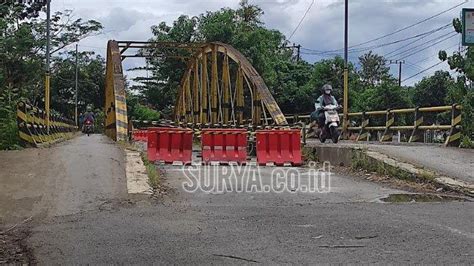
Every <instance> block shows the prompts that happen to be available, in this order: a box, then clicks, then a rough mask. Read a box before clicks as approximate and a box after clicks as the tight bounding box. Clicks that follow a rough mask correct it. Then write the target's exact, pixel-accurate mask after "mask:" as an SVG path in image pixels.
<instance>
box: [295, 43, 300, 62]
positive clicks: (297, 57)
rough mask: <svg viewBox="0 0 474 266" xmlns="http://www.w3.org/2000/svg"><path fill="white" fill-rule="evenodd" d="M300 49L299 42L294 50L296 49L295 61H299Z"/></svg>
mask: <svg viewBox="0 0 474 266" xmlns="http://www.w3.org/2000/svg"><path fill="white" fill-rule="evenodd" d="M300 50H301V44H298V45H297V46H296V51H297V54H296V62H299V61H300V58H301V57H300Z"/></svg>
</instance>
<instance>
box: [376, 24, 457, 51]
mask: <svg viewBox="0 0 474 266" xmlns="http://www.w3.org/2000/svg"><path fill="white" fill-rule="evenodd" d="M450 26H451V23H448V24H446V25H444V26H443V27H441V28H438V29H439V30H436V31H433V32H431V33H429V34H427V35H425V36H421V37H420V38H418V39H416V40H414V41H412V42H410V43H407V44H405V45H404V46H402V47H400V48H397V49H395V50H392V51H390V52H388V53H386V54H385V56H389V55H391V54H393V53H396V52H398V51H400V50H403V49H405V48H406V47H407V46H410V45H412V44H414V43H416V42H418V41H421V40H423V39H424V38H426V37H427V36H429V35H431V34H433V33H435V32H438V31H442V30H446V29H448V28H449V27H450Z"/></svg>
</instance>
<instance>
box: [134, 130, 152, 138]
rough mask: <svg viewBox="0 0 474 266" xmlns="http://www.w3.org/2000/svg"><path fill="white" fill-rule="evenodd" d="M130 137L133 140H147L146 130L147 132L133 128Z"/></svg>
mask: <svg viewBox="0 0 474 266" xmlns="http://www.w3.org/2000/svg"><path fill="white" fill-rule="evenodd" d="M132 138H133V140H135V141H147V140H148V132H147V130H142V129H138V130H134V131H133V132H132Z"/></svg>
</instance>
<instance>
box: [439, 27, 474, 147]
mask: <svg viewBox="0 0 474 266" xmlns="http://www.w3.org/2000/svg"><path fill="white" fill-rule="evenodd" d="M453 28H454V30H455V31H456V32H457V33H459V34H461V33H462V23H461V21H460V19H459V18H455V19H453ZM438 57H439V59H440V60H441V61H447V62H448V64H449V67H450V68H451V69H452V70H456V72H458V73H459V74H460V76H459V77H458V78H457V82H456V85H455V86H453V87H452V88H451V89H450V90H449V91H448V99H449V100H450V102H454V103H458V104H461V105H462V106H463V111H462V112H463V117H462V133H463V139H462V145H463V146H466V147H474V143H473V137H474V136H473V134H474V125H473V124H474V123H473V122H472V121H474V87H473V83H472V82H473V80H474V47H473V46H470V47H467V49H466V50H465V51H456V52H453V54H452V55H450V56H448V54H447V53H446V51H440V52H439V54H438Z"/></svg>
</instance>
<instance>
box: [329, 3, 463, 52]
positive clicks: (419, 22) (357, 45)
mask: <svg viewBox="0 0 474 266" xmlns="http://www.w3.org/2000/svg"><path fill="white" fill-rule="evenodd" d="M467 2H469V0H466V1H464V2H462V3H459V4H457V5H455V6H452V7H450V8H448V9H446V10H443V11H441V12H439V13H437V14H435V15H432V16H430V17H428V18H425V19H423V20H420V21H418V22H416V23H414V24H411V25H408V26H406V27H403V28H401V29H399V30H396V31H394V32H391V33H388V34H385V35H383V36H380V37H377V38H374V39H371V40H368V41H365V42H362V43H358V44H355V45H352V46H349V48H354V47H359V46H362V45H365V44H368V43H371V42H375V41H378V40H381V39H383V38H386V37H389V36H392V35H394V34H397V33H399V32H401V31H404V30H407V29H410V28H413V27H415V26H417V25H419V24H421V23H424V22H426V21H428V20H431V19H433V18H436V17H438V16H440V15H442V14H444V13H446V12H449V11H451V10H453V9H455V8H457V7H459V6H462V5H464V4H466V3H467ZM341 50H343V48H340V49H336V50H329V51H323V52H325V53H330V52H337V51H341Z"/></svg>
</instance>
